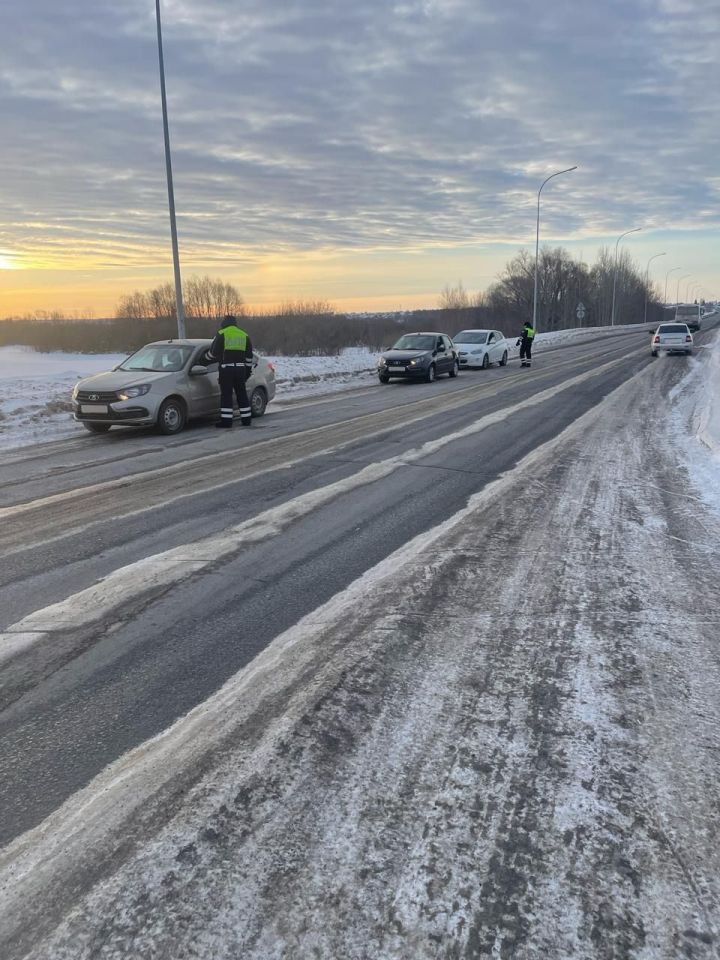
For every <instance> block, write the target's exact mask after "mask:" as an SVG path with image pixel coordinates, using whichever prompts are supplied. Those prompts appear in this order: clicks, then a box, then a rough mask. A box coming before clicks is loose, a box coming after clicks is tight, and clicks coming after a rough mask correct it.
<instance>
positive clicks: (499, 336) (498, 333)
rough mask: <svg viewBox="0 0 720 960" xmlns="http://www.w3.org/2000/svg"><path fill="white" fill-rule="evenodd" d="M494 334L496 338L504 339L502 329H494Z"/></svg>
mask: <svg viewBox="0 0 720 960" xmlns="http://www.w3.org/2000/svg"><path fill="white" fill-rule="evenodd" d="M495 336H496V337H497V339H498V340H504V339H505V334H504V333H503V332H502V330H496V331H495Z"/></svg>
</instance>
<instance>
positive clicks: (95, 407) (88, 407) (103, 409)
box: [80, 403, 108, 413]
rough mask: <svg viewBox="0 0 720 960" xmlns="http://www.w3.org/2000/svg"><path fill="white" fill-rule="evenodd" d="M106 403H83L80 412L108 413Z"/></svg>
mask: <svg viewBox="0 0 720 960" xmlns="http://www.w3.org/2000/svg"><path fill="white" fill-rule="evenodd" d="M107 412H108V408H107V404H106V403H81V404H80V413H107Z"/></svg>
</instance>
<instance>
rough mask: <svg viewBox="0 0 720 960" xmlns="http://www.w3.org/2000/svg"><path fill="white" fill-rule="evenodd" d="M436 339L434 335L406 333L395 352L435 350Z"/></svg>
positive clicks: (397, 344) (396, 346)
mask: <svg viewBox="0 0 720 960" xmlns="http://www.w3.org/2000/svg"><path fill="white" fill-rule="evenodd" d="M434 349H435V337H434V336H433V335H432V334H422V333H406V334H405V335H404V336H402V337H400V339H399V340H398V342H397V343H396V344H395V346H394V347H393V350H434Z"/></svg>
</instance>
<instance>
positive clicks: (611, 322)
mask: <svg viewBox="0 0 720 960" xmlns="http://www.w3.org/2000/svg"><path fill="white" fill-rule="evenodd" d="M638 230H642V227H633V228H632V230H626V231H625V233H621V234H620V236H619V237H618V238H617V240H616V241H615V272H614V273H613V297H612V310H611V311H610V326H611V327H614V326H615V288H616V287H617V266H618V264H617V261H618V245H619V243H620V241H621V240H622V238H623V237H626V236H627V235H628V234H629V233H637V232H638Z"/></svg>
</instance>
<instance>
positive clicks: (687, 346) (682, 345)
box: [650, 323, 693, 357]
mask: <svg viewBox="0 0 720 960" xmlns="http://www.w3.org/2000/svg"><path fill="white" fill-rule="evenodd" d="M692 351H693V335H692V334H691V333H690V327H688V325H687V324H686V323H661V324H660V326H659V327H658V328H657V330H655V332H654V333H653V334H652V340H651V342H650V353H651V355H652V356H653V357H656V356H657V355H658V353H686V354H690V353H692Z"/></svg>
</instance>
